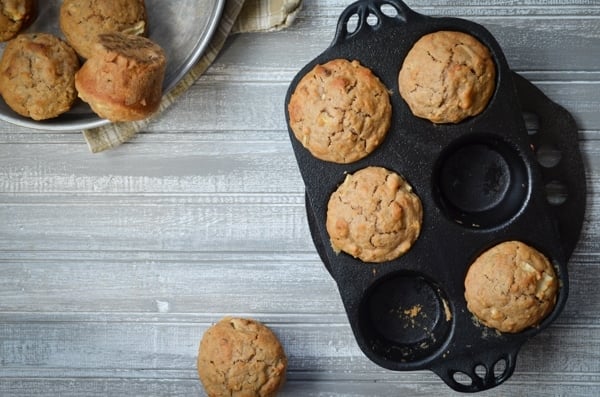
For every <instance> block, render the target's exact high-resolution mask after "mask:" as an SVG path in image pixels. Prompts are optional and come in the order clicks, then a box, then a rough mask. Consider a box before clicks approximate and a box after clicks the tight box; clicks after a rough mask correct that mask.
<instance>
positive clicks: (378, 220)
mask: <svg viewBox="0 0 600 397" xmlns="http://www.w3.org/2000/svg"><path fill="white" fill-rule="evenodd" d="M422 220H423V208H422V206H421V200H420V199H419V197H418V196H417V195H416V194H415V193H414V192H413V191H412V187H411V186H410V185H409V184H408V182H406V181H405V180H404V178H402V177H401V176H400V175H398V174H396V173H395V172H393V171H389V170H387V169H385V168H382V167H367V168H363V169H361V170H359V171H357V172H355V173H354V174H348V175H347V176H346V179H345V180H344V182H343V183H342V184H341V185H340V186H339V187H338V188H337V190H336V191H335V192H334V193H333V194H332V195H331V197H330V199H329V203H328V205H327V220H326V228H327V232H328V233H329V237H330V239H331V246H332V248H333V249H334V250H335V251H336V252H340V251H344V252H346V253H347V254H350V255H352V256H353V257H355V258H359V259H360V260H362V261H363V262H384V261H390V260H393V259H396V258H398V257H399V256H401V255H403V254H404V253H406V252H407V251H408V250H409V249H410V248H411V247H412V245H413V243H414V242H415V240H416V239H417V237H418V236H419V233H420V232H421V223H422Z"/></svg>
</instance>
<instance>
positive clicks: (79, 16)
mask: <svg viewBox="0 0 600 397" xmlns="http://www.w3.org/2000/svg"><path fill="white" fill-rule="evenodd" d="M59 24H60V30H61V31H62V32H63V34H64V35H65V38H66V39H67V41H68V42H69V44H71V46H72V47H73V48H74V49H75V51H77V53H78V54H79V55H80V56H81V57H83V58H89V57H91V56H92V55H93V53H94V44H95V43H96V42H97V41H98V35H100V34H102V33H110V32H122V33H128V34H133V35H145V34H146V32H147V15H146V6H145V3H144V0H64V1H63V3H62V5H61V7H60V16H59Z"/></svg>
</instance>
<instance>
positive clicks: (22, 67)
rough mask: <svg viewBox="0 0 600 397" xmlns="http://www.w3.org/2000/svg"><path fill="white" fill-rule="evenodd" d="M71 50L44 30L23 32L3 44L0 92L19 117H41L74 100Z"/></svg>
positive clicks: (76, 65) (56, 112)
mask: <svg viewBox="0 0 600 397" xmlns="http://www.w3.org/2000/svg"><path fill="white" fill-rule="evenodd" d="M78 69H79V59H78V58H77V54H76V53H75V51H74V50H73V49H72V48H71V47H70V46H69V45H68V44H67V43H66V42H64V41H62V40H61V39H59V38H58V37H56V36H54V35H51V34H48V33H23V34H20V35H18V36H17V37H15V38H14V39H12V40H11V41H9V42H8V44H7V45H6V48H5V49H4V52H3V54H2V59H1V60H0V93H1V94H2V97H3V98H4V101H5V102H6V104H7V105H8V106H9V107H10V108H11V109H12V110H14V111H15V112H17V113H18V114H20V115H21V116H25V117H29V118H32V119H33V120H45V119H50V118H54V117H57V116H59V115H60V114H62V113H64V112H66V111H68V110H69V109H71V107H72V106H73V103H74V102H75V100H76V99H77V92H76V90H75V73H76V72H77V70H78Z"/></svg>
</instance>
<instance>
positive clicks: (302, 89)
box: [288, 59, 392, 163]
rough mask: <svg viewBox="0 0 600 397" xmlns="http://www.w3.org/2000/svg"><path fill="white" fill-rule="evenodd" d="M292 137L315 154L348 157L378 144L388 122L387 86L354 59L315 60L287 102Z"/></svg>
mask: <svg viewBox="0 0 600 397" xmlns="http://www.w3.org/2000/svg"><path fill="white" fill-rule="evenodd" d="M288 113H289V119H290V127H291V129H292V131H293V133H294V135H295V137H296V138H297V139H298V140H299V141H300V142H301V143H302V145H303V146H304V147H305V148H306V149H308V150H309V151H310V152H311V153H312V155H313V156H315V157H316V158H318V159H321V160H325V161H330V162H335V163H351V162H354V161H357V160H360V159H361V158H363V157H366V156H367V155H369V154H370V153H371V152H373V151H374V150H375V148H377V146H379V144H380V143H381V142H382V141H383V139H384V137H385V135H386V134H387V132H388V129H389V128H390V124H391V117H392V105H391V103H390V98H389V93H388V91H387V88H386V87H385V86H384V85H383V83H382V82H381V81H380V80H379V78H378V77H377V76H375V75H374V74H373V72H372V71H371V70H370V69H368V68H366V67H364V66H362V65H361V64H360V63H359V62H358V61H352V62H350V61H348V60H346V59H334V60H332V61H329V62H327V63H325V64H323V65H317V66H315V67H314V68H313V69H312V70H311V71H310V72H308V73H307V74H306V75H305V76H304V77H303V78H302V79H301V80H300V82H299V83H298V85H297V86H296V89H295V90H294V93H293V94H292V96H291V97H290V101H289V104H288Z"/></svg>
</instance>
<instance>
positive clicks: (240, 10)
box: [83, 0, 302, 153]
mask: <svg viewBox="0 0 600 397" xmlns="http://www.w3.org/2000/svg"><path fill="white" fill-rule="evenodd" d="M301 5H302V0H227V1H226V2H225V7H224V9H223V14H222V16H221V20H220V22H219V26H218V28H217V30H216V31H215V33H214V35H213V37H212V39H211V42H210V44H209V46H208V48H207V50H206V51H205V53H204V54H203V55H202V57H201V58H200V59H199V61H198V62H197V63H196V65H194V67H192V69H191V70H190V71H189V72H188V73H187V74H186V75H185V76H184V78H183V79H182V80H181V81H180V82H179V83H178V84H177V85H176V86H175V88H173V89H172V90H171V91H170V92H169V93H168V94H166V95H164V96H163V98H162V101H161V104H160V107H159V110H158V111H157V112H156V113H155V114H154V115H153V116H152V117H150V118H148V119H144V120H141V121H134V122H122V123H111V124H109V125H106V126H103V127H98V128H93V129H88V130H84V131H83V136H84V138H85V140H86V142H87V144H88V147H89V149H90V151H91V152H93V153H97V152H101V151H103V150H106V149H110V148H114V147H116V146H118V145H120V144H122V143H123V142H127V141H128V140H130V139H131V138H133V137H134V136H135V134H137V133H138V131H140V130H142V129H143V128H144V127H145V126H146V125H148V123H149V122H150V121H152V120H153V119H155V118H156V117H159V116H160V114H161V113H162V112H163V111H164V110H165V109H166V108H168V107H169V106H170V105H171V104H172V103H173V102H175V100H176V99H177V98H178V97H179V96H180V95H181V94H183V93H184V92H185V91H186V90H187V89H188V88H189V87H191V86H192V84H194V82H195V81H196V80H197V79H198V78H199V77H200V76H201V75H202V74H204V72H205V71H206V70H207V69H208V67H209V66H210V65H211V64H212V63H213V61H214V60H215V58H216V57H217V55H218V54H219V52H220V51H221V49H222V48H223V45H224V44H225V41H226V39H227V37H228V36H229V35H230V34H233V33H244V32H258V31H272V30H279V29H283V28H285V27H287V26H289V25H290V24H291V23H292V21H293V20H294V18H295V17H296V14H297V13H298V11H299V10H300V8H301Z"/></svg>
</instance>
